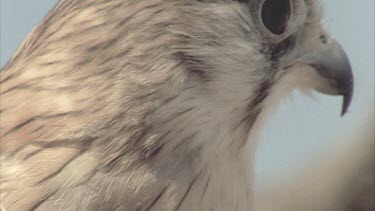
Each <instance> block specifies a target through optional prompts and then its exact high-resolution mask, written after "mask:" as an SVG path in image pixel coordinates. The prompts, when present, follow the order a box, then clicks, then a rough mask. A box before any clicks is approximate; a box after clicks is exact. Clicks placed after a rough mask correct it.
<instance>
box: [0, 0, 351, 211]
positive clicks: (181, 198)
mask: <svg viewBox="0 0 375 211" xmlns="http://www.w3.org/2000/svg"><path fill="white" fill-rule="evenodd" d="M292 2H295V4H296V5H294V4H293V5H292V6H293V8H295V9H296V10H297V9H299V10H298V11H302V12H303V14H305V15H304V16H301V17H300V18H303V17H304V18H305V19H306V17H308V15H310V16H312V17H313V18H312V19H309V20H313V19H314V18H317V17H318V15H317V14H318V7H317V6H316V5H315V4H314V3H309V4H307V3H304V6H302V5H299V6H298V5H297V3H296V2H299V3H301V2H304V1H299V0H294V1H292ZM261 3H263V2H262V1H248V2H247V1H233V0H217V1H190V0H189V1H188V0H186V1H185V0H168V1H167V0H147V1H145V0H141V1H123V0H113V1H104V0H98V1H73V0H62V1H60V2H59V3H58V4H57V5H56V7H55V8H54V9H53V10H52V11H51V12H50V13H49V15H48V16H47V17H46V18H45V19H44V21H43V22H42V23H41V24H40V25H39V26H38V27H37V28H36V29H34V31H33V32H32V33H31V34H30V35H29V36H28V37H27V39H26V40H25V42H24V43H23V44H22V46H21V47H20V50H19V51H18V52H17V53H16V55H15V56H14V57H13V58H12V60H11V61H10V62H9V63H8V64H7V65H6V66H5V67H4V70H3V71H2V73H1V96H2V101H1V165H2V166H1V167H2V169H1V173H0V176H1V203H2V205H3V206H4V208H5V209H7V210H17V211H18V210H127V211H132V210H153V211H158V210H160V211H161V210H163V211H164V210H188V211H194V210H215V211H227V210H239V211H243V210H251V204H252V202H251V201H252V190H251V187H252V186H251V181H252V161H253V156H254V151H255V146H256V140H257V136H258V134H259V131H260V129H261V127H262V125H263V122H264V120H265V119H266V116H267V115H268V113H269V111H270V110H271V109H272V108H273V107H275V105H277V103H276V102H277V101H278V100H279V99H280V97H281V96H283V95H284V93H285V92H284V91H285V90H290V89H291V88H294V85H292V84H291V83H290V82H291V81H293V82H295V79H296V78H298V77H300V76H301V75H303V76H305V75H308V77H307V78H304V79H306V80H307V82H306V83H304V82H305V81H304V80H300V81H299V82H301V81H303V83H302V84H303V85H306V86H307V85H309V86H310V85H311V83H310V82H311V80H310V79H309V78H314V77H315V78H321V76H320V75H321V74H316V73H317V72H318V71H316V69H319V70H320V71H325V70H326V69H327V71H328V70H329V71H331V66H329V67H326V66H324V65H325V63H324V64H320V63H319V65H321V66H319V67H323V68H314V67H315V66H314V65H315V64H316V65H317V64H318V63H314V62H316V61H312V60H311V62H312V63H311V65H305V66H303V65H301V64H300V63H301V62H300V60H303V59H305V58H299V59H300V60H298V62H296V63H298V64H296V65H294V63H293V61H292V60H291V58H292V57H295V56H296V55H300V51H299V50H298V49H299V48H297V47H295V46H304V47H306V46H309V42H306V43H307V44H306V46H305V45H304V44H301V43H305V42H304V40H309V41H310V42H311V39H313V38H315V35H320V34H321V33H323V34H324V35H326V32H325V31H322V28H321V27H320V23H319V19H318V20H315V22H309V23H308V24H310V25H312V26H314V29H317V30H316V31H317V32H314V33H312V32H311V30H312V29H311V27H312V26H310V28H309V27H307V26H305V25H304V24H305V23H304V22H303V21H301V20H300V19H298V18H297V17H299V16H298V15H297V12H293V13H292V12H291V11H289V12H288V11H287V12H288V14H286V15H288V16H290V17H291V18H290V21H289V22H290V23H291V24H290V25H291V27H292V28H291V29H290V30H291V31H290V32H289V30H288V31H285V33H284V35H282V37H280V36H279V35H278V36H274V35H271V34H272V33H269V32H264V30H265V29H264V26H263V25H257V23H258V22H259V20H258V19H257V18H259V17H260V16H256V15H254V14H258V10H259V8H263V9H264V10H266V9H267V8H268V6H267V5H266V6H264V5H263V7H261ZM288 4H289V3H288ZM301 4H302V3H301ZM289 6H291V5H289ZM264 7H265V8H264ZM271 9H272V7H271ZM264 13H266V12H264ZM315 13H316V14H315ZM254 17H257V18H254ZM262 17H263V16H262ZM278 20H279V19H278ZM306 20H307V19H306ZM258 24H259V23H258ZM261 27H263V28H261ZM266 27H268V29H269V30H270V31H273V29H274V28H273V26H272V25H267V26H266ZM277 30H282V28H280V27H279V28H277ZM275 32H276V31H275ZM277 32H278V31H277ZM307 32H309V33H307ZM306 33H307V34H306ZM292 34H295V35H292ZM327 39H328V41H327V40H326V41H327V42H331V43H334V41H332V40H331V39H330V38H329V37H328V38H327ZM331 43H330V44H329V47H327V48H323V49H330V48H331V47H332V46H334V45H333V44H331ZM301 48H302V47H301ZM315 54H316V52H315V53H314V54H313V55H315ZM306 58H308V59H311V58H310V57H306ZM314 58H315V57H314ZM308 59H306V61H307V60H308ZM309 61H310V60H309ZM319 61H320V60H319ZM294 62H295V61H294ZM345 62H346V61H345ZM287 64H288V65H291V64H292V65H294V66H293V68H294V69H298V70H301V69H302V70H304V71H296V72H297V74H289V75H291V76H292V77H283V75H284V74H286V72H288V71H289V70H291V69H293V68H291V66H286V65H287ZM346 74H349V73H346ZM310 75H312V76H310ZM323 75H324V74H323ZM325 75H327V74H325ZM328 75H329V76H324V77H323V78H327V77H329V78H330V80H328V81H329V83H328V82H327V83H326V82H324V84H325V85H324V86H323V88H318V89H320V90H324V91H327V90H329V91H330V92H331V94H332V93H333V94H343V95H345V97H346V98H348V96H349V95H350V96H349V98H350V97H351V90H350V89H351V88H352V87H351V88H350V86H352V84H349V85H348V83H346V81H345V80H344V79H343V78H340V80H339V79H338V78H336V75H335V76H332V75H330V74H328ZM318 76H319V77H318ZM340 76H341V75H340ZM337 77H338V76H337ZM345 77H346V78H347V77H349V76H345ZM292 79H293V80H292ZM299 79H301V78H299ZM324 80H325V79H324ZM324 80H323V79H322V80H318V81H319V83H318V84H323V83H322V82H321V81H324ZM332 81H334V82H335V83H334V85H328V86H327V85H326V84H330V83H331V82H332ZM336 82H337V83H336ZM344 82H345V83H344ZM293 84H294V83H293ZM342 84H344V85H345V86H349V88H348V89H346V88H345V89H342V87H343V86H344V85H342ZM327 87H328V88H327ZM314 88H316V87H314ZM349 92H350V93H349ZM349 101H350V99H349ZM346 104H348V102H346ZM345 106H347V105H344V107H345Z"/></svg>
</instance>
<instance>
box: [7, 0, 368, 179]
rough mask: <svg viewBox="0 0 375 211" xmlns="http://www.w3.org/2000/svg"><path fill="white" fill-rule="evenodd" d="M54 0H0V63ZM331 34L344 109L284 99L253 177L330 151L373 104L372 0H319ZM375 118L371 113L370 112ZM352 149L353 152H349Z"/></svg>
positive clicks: (325, 101)
mask: <svg viewBox="0 0 375 211" xmlns="http://www.w3.org/2000/svg"><path fill="white" fill-rule="evenodd" d="M55 2H57V1H56V0H44V1H40V0H39V1H35V0H33V1H32V0H0V3H1V8H0V12H1V15H0V17H1V21H0V23H1V33H0V35H1V39H0V46H1V57H0V58H1V66H3V65H4V64H5V63H6V62H7V61H8V60H9V58H10V57H11V55H12V54H13V53H14V52H15V50H16V49H17V48H18V46H19V45H20V43H21V42H22V40H23V39H24V38H25V36H26V35H27V34H28V33H29V32H30V31H31V29H32V28H33V27H34V26H36V25H37V24H38V23H39V22H40V21H41V19H42V18H43V17H44V16H45V15H46V13H47V12H48V11H49V10H50V9H51V8H52V7H53V5H54V4H55ZM322 2H323V6H324V8H325V16H324V17H325V20H326V23H327V28H328V30H329V31H330V32H331V34H332V35H333V36H334V37H335V38H336V39H337V40H338V41H339V42H340V43H341V44H342V45H343V47H344V49H345V50H346V52H347V54H348V56H349V58H350V60H351V63H352V67H353V71H354V76H355V92H354V99H353V102H352V105H351V107H350V109H349V113H348V114H347V115H346V116H345V117H343V118H341V117H340V111H341V97H331V96H325V95H321V94H314V96H315V97H314V99H312V98H309V97H306V96H303V95H301V94H299V93H295V94H293V100H292V101H290V100H286V101H285V102H283V104H282V105H281V106H280V108H279V109H278V110H277V111H276V113H275V115H273V117H272V118H271V119H270V121H269V123H268V124H267V126H266V128H265V130H264V131H263V135H262V138H261V140H260V143H259V146H258V147H259V148H258V151H257V161H256V178H257V181H258V182H259V181H261V180H263V179H269V178H272V177H274V175H275V174H278V173H280V172H282V171H284V170H286V169H290V168H294V167H295V166H299V165H303V164H304V162H307V161H309V160H311V157H314V155H315V156H316V155H320V154H327V153H330V151H331V150H332V149H334V148H335V147H337V146H339V145H342V144H344V143H342V142H343V141H341V140H343V139H341V138H340V137H344V136H346V135H347V134H349V133H350V131H353V129H354V128H356V126H357V125H358V122H359V121H361V118H362V117H363V116H366V115H371V114H366V112H368V111H369V109H374V108H371V107H373V102H374V95H375V93H374V86H375V85H374V80H375V79H374V78H375V76H374V70H375V68H374V60H375V55H374V45H375V44H374V18H375V17H374V0H359V1H358V0H323V1H322ZM372 118H374V117H372ZM353 153H355V152H353Z"/></svg>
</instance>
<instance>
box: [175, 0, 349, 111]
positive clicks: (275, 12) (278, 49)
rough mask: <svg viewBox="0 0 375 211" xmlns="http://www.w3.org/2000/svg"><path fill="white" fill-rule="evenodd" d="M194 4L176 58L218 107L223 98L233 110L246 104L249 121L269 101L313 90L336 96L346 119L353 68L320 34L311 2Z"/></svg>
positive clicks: (316, 11)
mask: <svg viewBox="0 0 375 211" xmlns="http://www.w3.org/2000/svg"><path fill="white" fill-rule="evenodd" d="M200 4H201V5H200V6H199V11H195V10H196V8H194V7H193V8H191V10H192V11H190V12H189V13H188V14H189V15H191V14H194V15H191V16H190V17H189V18H187V17H185V18H187V19H185V20H189V21H188V23H183V24H182V25H184V26H183V27H184V31H185V32H186V33H185V34H184V36H186V37H188V39H189V41H188V42H187V43H189V44H188V45H186V46H184V48H183V49H182V50H181V52H180V54H179V55H180V58H182V61H183V63H185V64H186V67H187V69H188V70H190V75H192V76H194V77H196V78H199V79H200V81H201V83H200V84H198V86H200V87H202V86H204V87H205V89H208V90H211V92H210V93H212V95H215V93H217V95H219V98H220V99H225V97H226V96H228V98H227V100H228V101H229V102H232V104H233V105H234V104H235V105H239V104H247V105H248V108H249V110H250V111H253V112H254V113H258V112H259V111H260V110H262V108H261V107H262V103H263V102H264V100H265V99H267V98H268V97H272V95H275V93H281V92H282V93H283V94H285V91H286V92H290V90H292V89H295V88H297V89H301V90H302V91H308V90H311V89H313V90H317V91H319V92H321V93H325V94H330V95H342V96H343V97H344V100H343V107H342V115H343V114H345V113H346V111H347V109H348V107H349V104H350V101H351V98H352V92H353V76H352V71H351V66H350V63H349V60H348V58H347V55H346V53H345V52H344V50H343V48H342V47H341V46H340V44H339V43H338V42H337V41H335V39H334V38H332V37H331V36H330V34H329V33H328V32H327V31H326V30H325V28H324V26H323V24H322V20H321V19H322V18H321V16H322V15H321V13H322V12H321V10H322V9H321V6H320V4H319V3H318V2H317V1H313V0H216V1H200ZM195 6H196V7H197V5H195ZM185 9H186V8H185ZM185 11H189V9H186V10H185ZM182 16H183V15H182ZM279 89H284V90H283V91H280V90H279ZM229 96H230V97H229ZM236 96H238V98H236ZM219 104H220V103H219ZM254 110H256V111H254Z"/></svg>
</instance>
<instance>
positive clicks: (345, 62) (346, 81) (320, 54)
mask: <svg viewBox="0 0 375 211" xmlns="http://www.w3.org/2000/svg"><path fill="white" fill-rule="evenodd" d="M300 59H301V60H302V62H303V63H305V64H307V65H309V66H311V67H313V68H314V69H315V70H316V71H317V73H318V74H319V75H320V76H321V77H320V78H321V80H323V83H321V84H322V85H321V86H320V87H316V90H317V91H319V92H321V93H324V94H329V95H342V96H343V105H342V111H341V116H343V115H345V114H346V112H347V111H348V108H349V105H350V102H351V100H352V96H353V73H352V68H351V65H350V62H349V59H348V56H347V55H346V53H345V51H344V49H343V48H342V47H341V45H340V44H339V43H338V42H337V41H332V42H331V44H330V46H329V47H326V48H324V49H323V50H320V49H319V50H317V51H315V52H314V53H311V52H310V53H308V54H307V56H306V54H305V57H304V58H300Z"/></svg>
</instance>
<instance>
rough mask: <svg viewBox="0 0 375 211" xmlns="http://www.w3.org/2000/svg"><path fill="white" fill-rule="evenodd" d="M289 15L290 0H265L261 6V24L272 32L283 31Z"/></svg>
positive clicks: (280, 32)
mask: <svg viewBox="0 0 375 211" xmlns="http://www.w3.org/2000/svg"><path fill="white" fill-rule="evenodd" d="M289 17H290V0H266V1H265V2H264V3H263V6H262V21H263V24H264V25H265V26H266V27H267V29H268V30H270V31H271V32H272V33H274V34H277V35H280V34H282V33H284V32H285V30H286V28H287V24H288V21H289Z"/></svg>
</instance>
